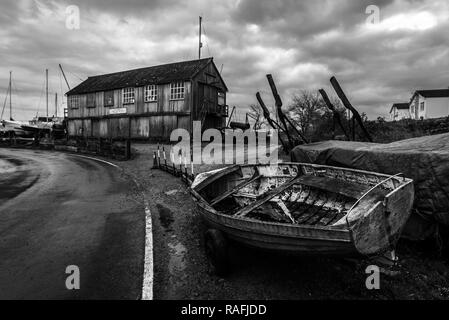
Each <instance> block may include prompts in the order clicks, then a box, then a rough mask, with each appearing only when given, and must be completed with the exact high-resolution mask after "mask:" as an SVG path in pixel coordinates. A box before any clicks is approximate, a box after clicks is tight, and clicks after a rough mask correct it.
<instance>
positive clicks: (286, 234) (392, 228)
mask: <svg viewBox="0 0 449 320" xmlns="http://www.w3.org/2000/svg"><path fill="white" fill-rule="evenodd" d="M251 167H258V169H257V170H255V173H260V172H263V173H264V174H265V175H264V179H268V180H269V181H272V180H276V179H277V180H278V181H277V183H275V185H276V188H274V187H273V188H272V189H275V190H274V191H272V190H271V189H270V188H268V189H267V188H266V187H267V186H266V182H264V183H259V186H258V187H257V188H259V189H263V190H262V191H261V192H262V194H256V197H255V198H256V199H259V200H251V201H253V202H248V203H249V204H248V205H244V207H242V208H240V210H239V211H238V212H237V213H235V214H232V213H231V214H224V213H222V212H219V211H218V210H216V209H214V205H216V204H217V203H218V202H219V201H223V199H225V198H223V197H220V193H224V194H227V195H228V196H229V195H231V194H233V196H237V194H236V191H233V190H234V189H239V188H240V189H242V188H244V187H245V188H247V189H248V188H249V189H251V184H252V183H254V182H255V181H256V179H258V177H260V175H259V176H255V173H254V176H251V172H249V173H248V168H251ZM245 168H246V169H245ZM239 169H240V172H239V171H238V170H239ZM243 171H245V172H246V177H243V176H244V175H245V174H243ZM273 172H274V173H273ZM276 172H277V173H276ZM279 172H281V173H282V174H283V173H284V172H288V174H290V175H293V174H296V176H297V177H296V178H293V179H290V180H289V179H287V178H286V176H285V175H279ZM270 174H272V176H270ZM239 175H241V176H242V178H241V179H240V180H242V179H243V180H244V181H246V182H244V183H241V182H236V181H238V180H239V179H236V176H237V177H238V176H239ZM228 178H229V179H228ZM244 178H245V179H244ZM290 178H291V177H290ZM320 179H321V182H323V181H324V182H326V183H329V185H325V184H324V185H317V180H320ZM345 179H346V180H347V181H346V182H344V183H341V184H336V185H332V184H331V182H335V181H337V180H338V181H340V180H342V181H344V180H345ZM229 181H232V182H229ZM279 181H280V182H279ZM318 182H319V181H318ZM362 183H364V184H362ZM301 184H305V185H306V186H307V188H310V187H317V186H318V188H322V189H323V190H325V191H327V192H329V194H330V193H337V194H338V197H340V198H345V199H349V202H348V203H349V204H351V205H352V207H351V209H349V210H346V211H345V212H346V215H344V216H338V219H336V220H334V221H333V222H332V224H330V220H329V221H328V222H327V224H328V225H327V224H324V225H319V224H315V225H313V224H301V223H298V221H295V219H293V218H292V217H291V216H290V215H289V213H288V210H284V211H286V212H287V213H286V215H287V216H289V217H290V219H293V223H279V222H273V221H261V220H258V219H254V218H253V217H248V216H246V215H247V214H248V213H249V212H251V210H252V208H256V207H258V206H260V205H261V204H263V203H268V201H270V199H273V197H271V198H270V193H273V192H274V193H273V195H274V196H279V198H282V196H281V195H282V194H283V193H284V194H285V192H287V193H288V190H291V188H292V187H293V186H295V185H301ZM208 185H209V186H210V190H207V186H208ZM223 185H224V190H223ZM248 185H249V187H248ZM261 186H263V188H262V187H261ZM342 186H343V187H347V188H348V190H339V187H340V188H341V187H342ZM355 187H363V188H361V190H357V188H355ZM378 187H380V188H382V192H380V191H379V190H378V192H377V193H375V192H373V191H372V190H374V189H376V188H378ZM289 188H290V189H289ZM351 188H352V189H351ZM211 190H212V192H211ZM277 190H279V191H277ZM323 190H321V189H320V192H321V193H323ZM367 190H368V191H367ZM206 191H207V192H206ZM240 191H241V190H240ZM259 191H260V190H259ZM191 192H192V195H193V196H194V198H195V199H196V202H197V209H198V213H199V214H200V215H201V217H202V219H203V220H204V221H205V222H206V223H207V224H208V225H209V226H210V228H212V229H217V230H220V231H221V232H223V233H224V234H225V235H226V237H227V238H229V239H232V240H235V241H238V242H241V243H243V244H246V245H249V246H252V247H257V248H262V249H272V250H278V251H286V252H296V253H300V254H326V255H354V254H364V255H376V254H381V253H383V252H385V251H387V250H392V249H394V247H395V244H396V242H397V240H398V238H399V236H400V233H401V231H402V227H403V226H404V225H405V222H406V221H407V219H408V217H409V214H410V210H411V207H412V203H413V195H414V191H413V183H412V180H411V179H407V178H403V177H398V176H389V175H383V174H378V173H373V172H367V171H361V170H352V169H346V168H336V167H330V166H322V165H313V164H302V163H282V164H279V165H278V168H275V169H274V170H271V169H270V168H268V167H267V166H261V165H253V166H251V165H244V166H239V167H229V168H227V169H223V170H221V171H214V172H210V173H206V174H204V176H202V177H198V178H197V179H196V181H195V182H194V184H193V187H192V190H191ZM276 192H277V193H276ZM291 192H292V191H290V193H291ZM307 192H309V191H307ZM200 193H201V194H200ZM366 194H370V196H371V198H369V199H368V197H366ZM360 195H361V196H360ZM290 196H291V195H290ZM261 198H262V199H261ZM325 198H326V199H327V200H326V201H328V202H332V203H336V202H337V200H336V199H337V198H336V197H332V196H329V197H328V196H325ZM363 198H365V199H364V200H363V201H361V199H363ZM260 199H261V200H260ZM285 199H286V198H285ZM330 199H332V200H330ZM264 201H265V202H264ZM281 202H282V201H281ZM299 202H300V201H299V200H298V203H299ZM318 202H319V200H318ZM324 203H325V201H323V202H321V206H317V207H320V208H323V206H324ZM328 205H329V203H328ZM346 205H347V203H346ZM245 206H246V207H245ZM354 207H355V209H354ZM248 208H250V209H248ZM284 208H285V206H284ZM353 209H354V210H353ZM313 210H315V212H317V211H316V209H313ZM324 211H325V212H329V208H327V209H326V210H324ZM349 213H351V215H349ZM348 216H349V218H348ZM321 218H322V217H320V219H321ZM312 220H313V219H312ZM337 220H338V221H337ZM317 221H319V219H317Z"/></svg>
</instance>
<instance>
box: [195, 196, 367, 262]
mask: <svg viewBox="0 0 449 320" xmlns="http://www.w3.org/2000/svg"><path fill="white" fill-rule="evenodd" d="M197 209H198V213H199V214H200V216H201V218H202V219H203V221H204V222H205V223H206V224H207V225H208V227H209V228H214V229H217V230H220V231H221V232H223V233H224V234H226V237H227V238H228V239H230V240H234V241H237V242H239V243H242V244H245V245H247V246H249V247H253V248H258V249H264V250H274V251H283V252H286V253H295V254H304V255H309V254H313V255H315V254H316V255H319V254H323V255H345V256H349V255H356V254H358V253H357V250H356V248H355V247H354V244H353V242H352V241H351V236H350V232H349V231H348V230H343V229H340V230H338V229H334V230H332V229H330V228H328V229H324V228H317V227H311V226H291V225H284V224H276V223H265V222H255V221H251V220H249V219H237V218H233V217H229V216H226V215H223V214H220V213H217V212H212V211H211V210H210V209H208V208H207V207H205V206H204V205H202V204H201V203H198V204H197Z"/></svg>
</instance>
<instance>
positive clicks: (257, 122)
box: [248, 104, 265, 130]
mask: <svg viewBox="0 0 449 320" xmlns="http://www.w3.org/2000/svg"><path fill="white" fill-rule="evenodd" d="M249 109H250V112H248V116H249V117H250V118H251V119H253V121H254V129H255V130H259V129H260V128H261V127H262V126H263V124H264V123H265V118H264V116H263V111H262V108H261V107H260V106H258V105H255V104H251V105H250V106H249Z"/></svg>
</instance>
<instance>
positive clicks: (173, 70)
mask: <svg viewBox="0 0 449 320" xmlns="http://www.w3.org/2000/svg"><path fill="white" fill-rule="evenodd" d="M211 62H212V63H213V58H206V59H200V60H191V61H182V62H175V63H169V64H163V65H158V66H153V67H146V68H139V69H133V70H127V71H121V72H114V73H109V74H103V75H98V76H93V77H89V78H87V80H85V81H83V82H81V83H80V84H79V85H77V86H76V87H75V88H72V89H71V90H70V91H68V92H67V93H66V94H67V95H71V94H81V93H89V92H96V91H106V90H114V89H120V88H126V87H140V86H145V85H149V84H162V83H169V82H172V81H180V80H190V79H192V78H193V77H195V76H196V75H197V74H198V73H199V72H200V71H201V70H203V69H204V68H205V67H206V66H207V65H208V64H209V63H211ZM214 66H215V65H214ZM220 78H221V76H220ZM221 80H222V81H223V79H221ZM223 83H224V81H223ZM225 87H226V85H225ZM226 90H227V88H226Z"/></svg>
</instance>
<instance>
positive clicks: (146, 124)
mask: <svg viewBox="0 0 449 320" xmlns="http://www.w3.org/2000/svg"><path fill="white" fill-rule="evenodd" d="M184 90H185V91H184V99H180V100H171V99H170V84H161V85H158V99H157V101H156V102H145V101H144V87H136V88H135V102H134V103H132V104H123V101H122V89H117V90H114V105H113V106H104V92H103V91H101V92H96V93H95V107H91V108H88V107H87V94H82V95H79V97H80V98H79V99H80V106H79V108H76V109H73V108H70V106H69V110H68V133H69V135H70V136H85V137H89V136H93V137H101V138H127V137H129V136H130V137H131V138H153V139H168V138H169V137H170V134H171V132H172V131H173V130H175V129H176V128H184V129H186V130H190V127H191V117H190V110H191V105H192V85H191V82H190V81H185V89H184ZM114 108H126V110H127V112H126V114H117V115H111V114H110V110H111V109H114ZM71 118H72V120H71ZM74 118H75V119H74ZM79 118H83V119H79Z"/></svg>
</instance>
